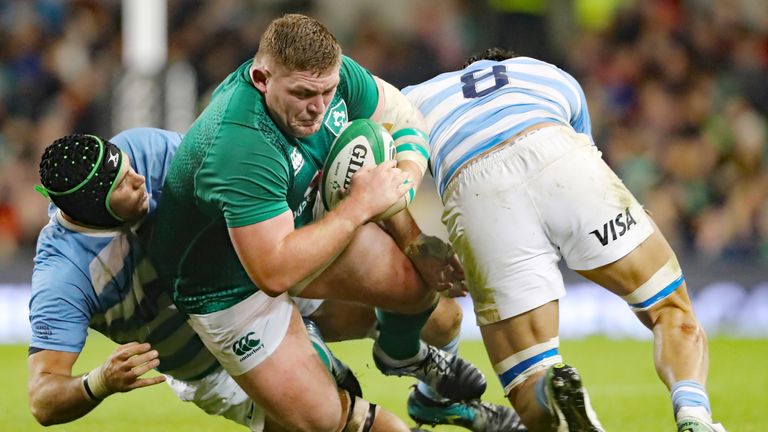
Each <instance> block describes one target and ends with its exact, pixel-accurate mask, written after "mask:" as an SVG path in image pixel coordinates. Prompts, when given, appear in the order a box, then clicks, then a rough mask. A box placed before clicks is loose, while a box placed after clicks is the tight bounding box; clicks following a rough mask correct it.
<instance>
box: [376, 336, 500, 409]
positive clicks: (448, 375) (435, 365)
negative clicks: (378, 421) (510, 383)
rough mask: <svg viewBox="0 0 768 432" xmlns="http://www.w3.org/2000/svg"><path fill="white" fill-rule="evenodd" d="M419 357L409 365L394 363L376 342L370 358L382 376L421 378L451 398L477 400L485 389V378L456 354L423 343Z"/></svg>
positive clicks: (454, 399) (420, 379)
mask: <svg viewBox="0 0 768 432" xmlns="http://www.w3.org/2000/svg"><path fill="white" fill-rule="evenodd" d="M421 344H422V349H421V350H420V352H421V353H423V356H420V358H418V359H416V360H414V361H413V362H412V363H409V364H404V365H403V364H402V362H399V361H398V362H397V363H400V365H397V366H394V365H392V364H389V363H390V362H395V361H394V360H389V359H386V354H384V353H383V352H380V351H381V349H380V348H379V347H378V345H375V344H374V347H373V360H374V363H376V367H378V368H379V370H380V371H381V373H383V374H384V375H395V376H410V377H414V378H416V379H418V380H419V381H423V382H424V383H426V384H427V385H429V386H430V387H432V388H433V389H435V391H437V392H438V393H439V394H441V395H442V396H444V397H446V398H448V399H451V400H453V401H465V400H471V399H479V398H480V396H482V394H483V393H484V392H485V388H486V385H487V383H486V380H485V376H484V375H483V373H482V372H480V370H478V369H477V368H476V367H475V366H473V365H471V364H469V363H467V362H465V361H464V360H462V359H461V358H459V356H456V355H453V354H450V353H447V352H445V351H443V350H440V349H438V348H435V347H433V346H431V345H427V344H425V343H423V342H422V343H421Z"/></svg>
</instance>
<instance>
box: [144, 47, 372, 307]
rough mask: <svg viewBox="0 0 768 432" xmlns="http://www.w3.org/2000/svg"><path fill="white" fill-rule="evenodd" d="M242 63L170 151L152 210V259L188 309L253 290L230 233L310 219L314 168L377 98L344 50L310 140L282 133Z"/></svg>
mask: <svg viewBox="0 0 768 432" xmlns="http://www.w3.org/2000/svg"><path fill="white" fill-rule="evenodd" d="M251 64H252V61H247V62H245V63H244V64H243V65H242V66H240V67H239V68H238V69H237V70H236V71H235V72H233V73H232V74H230V75H229V76H228V77H227V78H226V79H225V80H224V82H222V83H221V84H220V85H219V87H218V88H217V89H216V90H215V91H214V93H213V95H212V97H211V101H210V103H209V104H208V106H207V107H206V108H205V110H204V111H203V112H202V113H201V114H200V116H199V117H198V118H197V120H196V121H195V123H194V124H193V125H192V128H191V129H190V131H189V133H187V135H186V136H185V137H184V140H183V141H182V144H181V146H180V147H179V149H178V151H177V152H176V157H175V158H174V160H173V163H172V165H171V168H170V171H169V173H168V176H167V178H166V182H165V188H164V189H163V192H164V193H163V201H162V202H161V203H160V206H159V208H158V218H157V225H156V230H155V236H154V239H153V242H152V247H151V248H150V249H151V251H152V258H153V261H154V263H155V265H156V267H157V269H158V272H159V273H160V275H161V277H163V278H164V279H166V280H167V282H171V283H172V286H173V296H174V297H173V298H174V301H175V302H176V304H177V306H178V307H179V308H180V309H181V310H182V311H184V312H186V313H195V314H207V313H211V312H216V311H219V310H222V309H226V308H229V307H230V306H232V305H234V304H236V303H238V302H240V301H241V300H243V299H244V298H246V297H248V296H249V295H251V294H252V293H253V292H255V291H256V290H258V287H257V286H256V285H255V284H254V283H253V282H252V281H251V279H250V278H249V277H248V274H247V273H246V271H245V269H244V268H243V266H242V265H241V264H240V260H239V258H238V257H237V254H236V253H235V249H234V247H233V245H232V242H231V241H230V238H229V233H228V231H227V228H228V227H231V228H235V227H242V226H247V225H251V224H255V223H258V222H262V221H265V220H268V219H271V218H273V217H276V216H278V215H280V214H282V213H283V212H285V211H287V210H288V209H290V210H291V211H292V212H293V218H294V226H295V227H296V228H299V227H301V226H303V225H306V224H307V223H309V222H311V221H312V207H313V206H314V203H315V199H316V197H317V191H318V187H319V184H320V170H321V169H322V166H323V162H324V161H325V158H326V156H327V154H328V152H329V149H330V145H331V143H332V142H333V140H334V139H335V138H336V136H337V135H338V134H339V132H340V131H341V128H342V127H343V126H344V125H345V124H346V123H347V122H348V121H349V120H351V119H357V118H368V117H370V116H371V115H372V114H373V111H374V110H375V108H376V104H377V103H378V91H377V88H376V82H375V81H374V79H373V77H372V76H371V74H370V73H369V72H368V71H367V70H365V69H364V68H362V67H361V66H360V65H358V64H357V63H356V62H354V61H353V60H352V59H350V58H348V57H343V58H342V65H341V71H340V82H339V86H338V88H337V91H336V94H335V95H334V97H333V99H332V101H331V103H330V107H329V108H328V111H327V112H326V114H325V118H324V119H323V125H322V126H321V128H320V130H319V131H318V132H316V133H315V134H313V135H311V136H309V137H306V138H295V137H292V136H288V135H285V134H284V133H283V132H282V131H281V130H280V129H279V128H278V127H277V126H276V125H275V123H274V122H273V121H272V119H271V118H270V116H269V114H268V111H267V107H266V105H265V101H264V97H263V96H262V95H261V93H260V92H259V91H258V90H257V89H256V88H255V87H254V86H253V83H252V81H251V78H250V75H249V69H250V67H251Z"/></svg>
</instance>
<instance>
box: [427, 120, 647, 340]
mask: <svg viewBox="0 0 768 432" xmlns="http://www.w3.org/2000/svg"><path fill="white" fill-rule="evenodd" d="M443 201H444V203H445V209H444V212H443V216H442V220H443V223H444V224H445V225H446V227H447V228H448V232H449V237H450V240H451V243H452V244H453V247H454V248H455V250H456V253H457V254H458V255H459V257H460V258H461V260H462V263H463V264H464V270H465V272H466V275H467V282H468V284H469V289H470V294H471V295H472V300H473V303H474V307H475V313H476V315H477V323H478V325H481V326H482V325H487V324H492V323H495V322H497V321H501V320H504V319H507V318H510V317H513V316H516V315H520V314H522V313H524V312H527V311H529V310H532V309H535V308H537V307H539V306H541V305H543V304H546V303H548V302H550V301H552V300H556V299H559V298H560V297H562V296H563V295H564V294H565V287H564V285H563V277H562V275H561V274H560V270H559V269H558V266H557V263H558V261H559V260H560V257H561V256H562V257H563V258H565V261H566V263H567V264H568V267H570V268H571V269H574V270H590V269H594V268H596V267H600V266H602V265H605V264H609V263H612V262H614V261H616V260H618V259H619V258H622V257H623V256H625V255H627V254H628V253H629V252H631V251H632V250H633V249H635V248H636V247H637V246H639V245H640V244H641V243H642V242H643V241H645V239H647V238H648V236H650V235H651V233H652V232H653V224H652V223H651V221H650V219H649V218H648V216H647V215H646V214H645V211H644V210H643V207H642V206H641V205H640V204H639V203H638V202H637V200H636V199H635V198H634V197H633V196H632V194H631V193H630V192H629V190H628V189H627V188H626V187H625V186H624V184H623V183H622V181H621V180H620V179H619V178H618V177H617V176H616V174H615V173H614V172H613V171H612V170H611V169H610V168H609V167H608V165H607V164H606V163H605V162H604V161H603V159H602V157H601V153H600V151H599V150H598V149H597V148H596V147H595V146H594V145H592V143H591V142H590V140H589V138H588V137H587V136H586V135H583V134H579V133H576V132H575V131H574V130H573V129H571V128H569V127H564V126H552V127H546V128H542V129H538V130H535V131H533V132H532V133H529V134H526V135H524V136H522V137H520V138H518V139H517V140H516V141H515V142H514V143H511V144H509V145H507V146H504V147H502V148H500V149H499V150H496V151H493V152H491V153H489V154H487V155H485V156H483V157H481V158H479V159H478V160H476V161H473V162H470V164H469V165H467V166H466V167H464V168H463V169H462V170H461V171H460V172H459V173H458V174H457V176H456V177H455V178H454V179H453V180H451V182H450V183H449V185H448V187H447V189H446V191H445V194H444V196H443Z"/></svg>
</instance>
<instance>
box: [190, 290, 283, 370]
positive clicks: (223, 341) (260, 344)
mask: <svg viewBox="0 0 768 432" xmlns="http://www.w3.org/2000/svg"><path fill="white" fill-rule="evenodd" d="M293 308H294V304H293V301H292V300H291V298H290V297H289V296H288V294H287V293H283V294H280V295H279V296H277V297H270V296H268V295H266V294H264V293H263V292H262V291H257V292H255V293H253V294H252V295H251V296H249V297H248V298H246V299H244V300H243V301H241V302H240V303H238V304H236V305H234V306H232V307H230V308H228V309H224V310H220V311H217V312H213V313H209V314H202V315H198V314H189V319H188V322H189V325H190V326H192V328H193V329H194V330H195V332H196V333H197V334H198V335H199V336H200V339H202V341H203V344H205V346H206V347H207V348H208V350H209V351H210V352H211V353H212V354H213V355H214V356H215V357H216V359H217V360H218V361H219V363H220V364H221V365H222V366H223V367H224V369H226V370H227V372H229V374H230V375H232V376H239V375H242V374H244V373H246V372H248V371H249V370H251V369H253V368H255V367H256V366H258V365H259V363H261V362H262V361H264V360H265V359H266V358H267V357H269V355H270V354H272V353H273V352H274V351H275V350H276V349H277V347H278V346H279V345H280V343H281V342H282V341H283V338H284V337H285V334H286V332H287V331H288V324H289V323H290V321H291V313H292V311H293Z"/></svg>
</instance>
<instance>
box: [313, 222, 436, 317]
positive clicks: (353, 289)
mask: <svg viewBox="0 0 768 432" xmlns="http://www.w3.org/2000/svg"><path fill="white" fill-rule="evenodd" d="M429 295H430V292H429V290H428V289H427V288H426V286H424V284H423V283H422V281H421V279H420V278H419V276H418V273H417V272H416V269H415V268H414V267H413V265H412V264H411V262H410V260H408V258H407V257H406V256H405V255H404V254H403V253H402V252H401V251H400V249H399V248H398V247H397V244H395V242H394V240H392V238H391V237H390V236H389V235H388V234H387V233H385V232H384V231H383V230H382V229H381V228H380V227H379V226H378V225H376V224H373V223H369V224H366V225H364V226H362V227H360V228H358V230H357V232H356V233H355V236H354V238H353V239H352V242H351V243H350V244H349V245H348V246H347V248H346V249H345V250H344V252H342V253H341V255H339V257H338V258H336V260H335V261H334V262H333V263H332V264H331V265H330V266H329V267H328V268H327V269H326V270H325V271H324V272H323V273H321V274H320V275H319V276H318V277H317V278H316V279H315V280H314V281H312V282H311V283H310V284H309V285H307V287H306V288H304V290H303V291H302V292H301V296H302V297H307V298H328V299H337V300H346V301H355V302H360V303H365V304H369V305H373V306H378V307H382V308H385V309H396V310H401V311H404V310H403V307H404V306H403V305H407V306H406V307H412V308H414V311H421V310H423V309H424V308H425V307H426V305H428V304H429V303H431V297H429Z"/></svg>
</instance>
